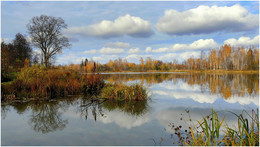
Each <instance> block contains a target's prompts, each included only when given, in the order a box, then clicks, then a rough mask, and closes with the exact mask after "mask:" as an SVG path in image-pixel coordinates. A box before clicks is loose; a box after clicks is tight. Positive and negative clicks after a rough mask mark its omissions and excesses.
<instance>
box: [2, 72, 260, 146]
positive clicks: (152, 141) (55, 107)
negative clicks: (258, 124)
mask: <svg viewBox="0 0 260 147" xmlns="http://www.w3.org/2000/svg"><path fill="white" fill-rule="evenodd" d="M103 76H104V78H105V80H106V82H112V83H113V82H122V83H126V84H131V83H141V84H143V85H144V86H145V87H147V89H148V92H149V97H150V98H151V99H150V100H148V101H141V102H140V101H139V102H131V101H130V102H129V101H123V102H118V101H112V100H104V99H101V100H99V101H97V100H95V101H91V100H89V99H86V98H82V97H80V96H73V97H71V98H70V99H59V100H57V101H48V102H28V103H13V104H9V105H2V107H1V114H2V115H1V131H2V132H1V133H2V134H1V136H2V137H1V143H2V145H176V144H174V143H176V142H175V141H176V136H174V137H173V139H172V138H171V134H173V133H174V130H173V129H172V128H171V126H170V124H171V123H174V124H175V125H182V127H183V128H184V129H185V128H188V127H189V125H190V122H189V121H187V120H188V118H189V117H188V116H189V115H190V117H191V119H192V120H193V121H194V122H195V121H196V120H200V119H202V117H203V116H205V115H207V114H210V112H211V108H214V110H215V111H218V112H219V115H220V116H222V117H223V116H225V118H226V119H225V120H226V123H227V124H228V125H229V126H233V127H235V126H236V123H237V119H236V117H235V116H234V115H233V114H231V113H229V112H228V111H232V112H235V113H241V111H242V110H243V109H245V110H248V111H250V110H251V109H256V108H259V83H258V80H259V75H257V74H255V75H254V74H188V73H145V74H144V73H122V74H119V73H116V74H103ZM187 110H189V112H190V113H189V115H188V114H187V113H186V111H187Z"/></svg>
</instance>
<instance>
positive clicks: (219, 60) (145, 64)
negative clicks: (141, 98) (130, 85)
mask: <svg viewBox="0 0 260 147" xmlns="http://www.w3.org/2000/svg"><path fill="white" fill-rule="evenodd" d="M56 68H60V69H72V70H80V71H82V72H93V71H99V72H106V71H111V72H113V71H116V72H117V71H151V70H156V71H169V70H259V49H258V48H254V47H250V48H244V47H232V46H230V45H227V44H225V45H223V46H222V47H220V49H211V50H209V51H208V52H207V53H206V52H205V51H201V54H200V57H199V58H194V57H193V56H191V57H190V58H189V59H187V60H185V61H183V62H181V63H179V62H178V61H177V60H176V59H172V62H163V61H161V60H155V59H152V58H150V57H148V58H146V59H145V60H144V59H143V58H142V57H141V58H140V63H139V64H135V63H130V62H128V61H127V60H126V59H122V58H118V59H116V60H114V61H113V60H110V61H109V62H108V63H106V64H100V63H96V62H94V61H93V60H90V61H89V60H88V59H85V61H82V62H81V64H70V65H65V66H61V65H59V66H57V67H56Z"/></svg>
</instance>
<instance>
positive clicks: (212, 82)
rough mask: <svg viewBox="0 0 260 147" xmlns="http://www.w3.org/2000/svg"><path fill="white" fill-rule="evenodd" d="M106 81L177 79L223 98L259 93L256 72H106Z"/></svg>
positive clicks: (152, 82)
mask: <svg viewBox="0 0 260 147" xmlns="http://www.w3.org/2000/svg"><path fill="white" fill-rule="evenodd" d="M104 79H105V80H106V81H108V82H111V83H114V82H125V83H126V82H129V81H141V82H142V83H145V84H147V85H148V86H151V85H153V84H158V83H162V82H164V81H172V82H173V84H174V85H175V84H176V83H177V82H178V81H179V80H181V81H183V82H185V83H187V84H189V85H191V86H192V85H199V86H200V89H201V93H204V92H205V91H206V90H209V91H210V93H211V94H220V95H221V96H222V97H223V98H224V99H229V98H231V97H232V96H234V95H237V96H239V97H244V96H247V97H248V96H251V97H256V96H258V93H259V75H258V74H222V73H203V74H200V73H149V74H106V75H104Z"/></svg>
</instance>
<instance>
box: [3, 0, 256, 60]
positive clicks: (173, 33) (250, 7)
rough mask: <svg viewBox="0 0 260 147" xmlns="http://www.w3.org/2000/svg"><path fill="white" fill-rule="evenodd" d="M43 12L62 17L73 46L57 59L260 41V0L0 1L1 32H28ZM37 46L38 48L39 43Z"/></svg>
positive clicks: (166, 56) (166, 53) (171, 52)
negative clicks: (160, 0)
mask: <svg viewBox="0 0 260 147" xmlns="http://www.w3.org/2000/svg"><path fill="white" fill-rule="evenodd" d="M41 14H45V15H50V16H54V17H62V18H63V19H64V20H65V22H66V23H67V24H68V29H67V30H64V35H65V36H67V37H68V38H69V39H70V42H71V44H72V47H71V48H70V49H65V50H64V51H63V53H62V54H60V55H57V57H56V64H70V63H79V62H80V61H81V59H83V58H88V59H90V58H92V59H94V60H96V61H98V62H100V63H106V62H108V61H109V60H110V59H116V58H118V57H121V58H123V59H124V58H126V59H127V60H128V61H129V62H135V63H138V62H139V58H140V57H141V56H142V57H144V58H146V57H152V58H154V59H160V60H163V61H173V59H177V60H178V61H180V62H181V61H183V60H185V59H187V58H188V57H190V56H192V55H193V56H195V57H197V56H199V54H200V51H201V50H205V51H208V50H209V49H211V48H219V46H220V45H222V44H223V43H228V44H231V45H234V46H241V45H244V46H250V45H254V46H257V47H258V45H259V41H258V39H259V37H258V35H259V30H258V28H259V2H258V1H244V2H238V1H231V2H217V1H215V2H203V1H199V2H191V1H189V2H175V1H172V2H91V1H89V2H87V1H85V2H84V1H83V2H57V1H56V2H29V1H28V2H18V1H14V2H2V13H1V19H2V21H1V27H2V28H1V37H2V38H4V39H5V40H7V41H11V40H12V39H13V38H14V36H15V34H16V33H22V34H25V35H27V34H28V33H27V28H26V25H27V24H28V22H29V20H30V19H31V18H32V17H34V16H40V15H41ZM35 50H37V49H35Z"/></svg>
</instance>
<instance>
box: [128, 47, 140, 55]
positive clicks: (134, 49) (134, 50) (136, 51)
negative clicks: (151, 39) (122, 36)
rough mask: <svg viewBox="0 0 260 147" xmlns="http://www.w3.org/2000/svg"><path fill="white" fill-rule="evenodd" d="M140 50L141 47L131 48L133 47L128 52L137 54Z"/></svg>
mask: <svg viewBox="0 0 260 147" xmlns="http://www.w3.org/2000/svg"><path fill="white" fill-rule="evenodd" d="M139 51H140V49H139V48H131V49H129V51H128V53H129V54H136V53H138V52H139Z"/></svg>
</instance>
